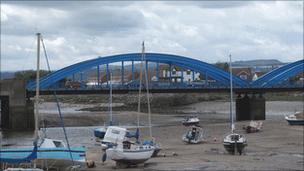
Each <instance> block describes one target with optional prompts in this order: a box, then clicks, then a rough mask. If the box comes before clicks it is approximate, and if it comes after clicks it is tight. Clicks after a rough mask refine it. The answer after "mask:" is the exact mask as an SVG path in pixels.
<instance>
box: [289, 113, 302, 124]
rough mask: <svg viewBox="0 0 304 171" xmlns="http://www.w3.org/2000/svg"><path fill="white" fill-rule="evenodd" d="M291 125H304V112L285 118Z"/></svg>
mask: <svg viewBox="0 0 304 171" xmlns="http://www.w3.org/2000/svg"><path fill="white" fill-rule="evenodd" d="M285 119H286V121H287V122H288V123H289V125H304V112H296V113H295V114H292V115H287V116H285Z"/></svg>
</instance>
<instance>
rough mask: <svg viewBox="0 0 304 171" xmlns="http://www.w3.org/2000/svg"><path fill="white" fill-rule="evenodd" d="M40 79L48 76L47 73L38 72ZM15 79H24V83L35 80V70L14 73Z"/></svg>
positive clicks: (44, 71) (43, 71)
mask: <svg viewBox="0 0 304 171" xmlns="http://www.w3.org/2000/svg"><path fill="white" fill-rule="evenodd" d="M39 73H40V77H43V76H45V75H47V74H49V73H50V72H49V71H46V70H40V72H39ZM15 78H16V79H24V80H25V81H29V80H34V79H36V71H35V70H25V71H17V72H15Z"/></svg>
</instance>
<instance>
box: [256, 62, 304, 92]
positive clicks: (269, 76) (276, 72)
mask: <svg viewBox="0 0 304 171" xmlns="http://www.w3.org/2000/svg"><path fill="white" fill-rule="evenodd" d="M302 63H304V60H299V61H296V62H293V63H290V64H287V65H284V66H282V67H279V68H277V69H274V70H272V71H270V72H268V73H266V74H264V75H263V76H261V77H260V78H258V79H257V80H255V81H253V82H252V83H251V86H253V87H259V86H261V85H263V84H265V83H266V82H267V81H269V80H271V79H272V78H274V77H276V76H277V75H279V74H280V73H282V72H284V71H286V70H288V69H290V68H292V67H294V66H297V65H299V64H302ZM291 76H292V75H291Z"/></svg>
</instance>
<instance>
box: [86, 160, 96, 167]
mask: <svg viewBox="0 0 304 171" xmlns="http://www.w3.org/2000/svg"><path fill="white" fill-rule="evenodd" d="M86 163H87V167H88V168H93V167H95V162H94V161H93V160H87V162H86Z"/></svg>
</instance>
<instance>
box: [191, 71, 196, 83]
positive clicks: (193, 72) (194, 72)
mask: <svg viewBox="0 0 304 171" xmlns="http://www.w3.org/2000/svg"><path fill="white" fill-rule="evenodd" d="M194 74H195V72H194V71H192V82H193V81H194Z"/></svg>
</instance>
